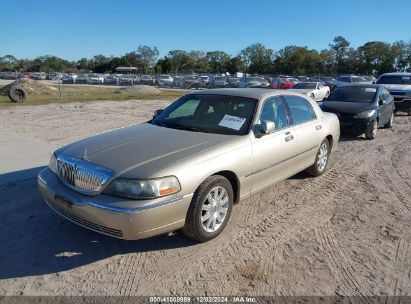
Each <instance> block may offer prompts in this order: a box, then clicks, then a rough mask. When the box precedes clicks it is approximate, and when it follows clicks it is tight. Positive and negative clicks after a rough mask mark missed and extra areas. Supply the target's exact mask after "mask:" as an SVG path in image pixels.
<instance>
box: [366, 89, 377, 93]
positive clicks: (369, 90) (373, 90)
mask: <svg viewBox="0 0 411 304" xmlns="http://www.w3.org/2000/svg"><path fill="white" fill-rule="evenodd" d="M365 92H371V93H375V92H377V89H376V88H365Z"/></svg>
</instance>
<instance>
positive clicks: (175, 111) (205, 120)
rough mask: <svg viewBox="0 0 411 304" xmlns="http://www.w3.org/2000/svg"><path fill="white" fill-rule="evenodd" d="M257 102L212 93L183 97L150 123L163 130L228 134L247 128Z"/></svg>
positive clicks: (246, 130)
mask: <svg viewBox="0 0 411 304" xmlns="http://www.w3.org/2000/svg"><path fill="white" fill-rule="evenodd" d="M256 105H257V99H253V98H245V97H238V96H226V95H214V94H190V95H186V96H183V97H182V98H180V99H179V100H177V101H176V102H174V103H173V104H171V105H170V106H169V107H168V108H166V109H165V110H164V111H162V112H161V113H160V114H159V115H158V116H157V117H155V118H154V119H152V120H151V122H150V123H152V124H154V125H158V126H161V127H166V128H173V129H182V130H188V131H193V132H205V133H215V134H227V135H245V134H247V133H248V131H249V129H250V124H251V121H252V119H253V116H254V112H255V107H256Z"/></svg>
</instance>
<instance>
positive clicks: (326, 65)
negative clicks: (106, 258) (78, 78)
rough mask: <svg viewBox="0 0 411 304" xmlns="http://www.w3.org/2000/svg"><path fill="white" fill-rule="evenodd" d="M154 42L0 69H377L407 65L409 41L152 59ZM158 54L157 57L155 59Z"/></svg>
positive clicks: (12, 61) (4, 62) (6, 59)
mask: <svg viewBox="0 0 411 304" xmlns="http://www.w3.org/2000/svg"><path fill="white" fill-rule="evenodd" d="M158 56H159V51H158V49H157V48H156V47H150V46H141V45H140V46H139V47H138V48H137V50H136V51H132V52H129V53H126V54H125V55H123V56H120V57H115V56H111V57H106V56H104V55H96V56H94V57H93V58H89V59H88V58H81V59H80V60H78V61H77V62H70V61H67V60H65V59H62V58H59V57H56V56H50V55H47V56H40V57H37V58H35V59H33V60H30V59H17V58H15V57H14V56H13V55H5V56H3V57H0V71H15V70H22V71H32V72H37V71H42V72H70V71H71V72H78V71H80V72H90V71H93V72H97V73H104V72H114V71H115V69H116V68H117V67H119V66H129V67H136V68H137V71H138V73H151V72H155V73H169V74H174V73H176V74H177V73H191V72H210V73H223V72H230V73H235V72H249V73H257V74H301V75H315V74H328V75H332V74H334V75H335V74H345V73H347V74H348V73H350V74H351V73H353V74H381V73H384V72H389V71H395V70H400V71H404V70H406V69H410V68H411V41H410V42H408V43H407V42H404V41H397V42H394V43H392V44H389V43H386V42H381V41H371V42H367V43H365V44H364V45H362V46H360V47H358V48H353V47H350V42H349V41H348V40H347V39H345V38H344V37H342V36H337V37H335V38H334V39H333V41H332V43H331V44H329V49H324V50H321V51H317V50H314V49H308V48H307V47H305V46H304V47H302V46H295V45H288V46H285V47H284V48H282V49H280V50H279V51H277V52H274V51H273V50H272V49H270V48H267V47H265V46H264V45H263V44H261V43H254V44H251V45H249V46H247V47H246V48H245V49H243V50H242V51H241V52H240V53H239V54H237V55H234V56H232V57H231V56H230V55H229V54H227V53H225V52H223V51H219V50H216V51H210V52H207V53H206V52H203V51H199V50H193V51H190V52H187V51H184V50H178V49H177V50H171V51H169V52H168V54H167V55H166V56H164V57H163V58H160V59H158ZM157 59H158V60H157Z"/></svg>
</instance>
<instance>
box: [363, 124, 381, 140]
mask: <svg viewBox="0 0 411 304" xmlns="http://www.w3.org/2000/svg"><path fill="white" fill-rule="evenodd" d="M377 130H378V122H377V121H376V120H374V121H373V122H372V123H370V124H369V125H368V126H367V129H366V130H365V138H366V139H374V138H375V137H376V136H377Z"/></svg>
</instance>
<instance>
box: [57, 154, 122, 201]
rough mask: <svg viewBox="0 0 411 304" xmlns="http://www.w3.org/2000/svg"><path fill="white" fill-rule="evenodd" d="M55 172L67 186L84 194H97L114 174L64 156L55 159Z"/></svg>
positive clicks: (105, 169) (83, 161) (80, 160)
mask: <svg viewBox="0 0 411 304" xmlns="http://www.w3.org/2000/svg"><path fill="white" fill-rule="evenodd" d="M57 172H58V175H59V177H60V179H61V180H62V181H63V182H64V183H65V184H66V185H67V186H69V187H70V188H73V189H74V190H78V191H80V192H84V193H86V194H96V193H97V192H99V191H100V190H101V188H102V187H103V185H104V184H105V183H106V182H107V181H108V180H109V179H110V177H111V176H112V175H113V173H114V172H113V171H112V170H110V169H107V168H103V167H100V166H97V165H95V164H92V163H90V162H88V161H85V160H82V159H77V158H73V157H69V156H65V155H59V156H58V158H57Z"/></svg>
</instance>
